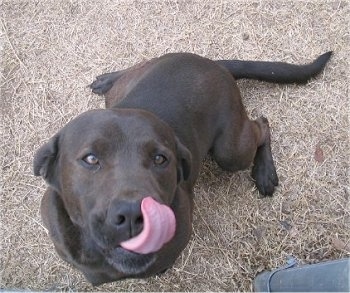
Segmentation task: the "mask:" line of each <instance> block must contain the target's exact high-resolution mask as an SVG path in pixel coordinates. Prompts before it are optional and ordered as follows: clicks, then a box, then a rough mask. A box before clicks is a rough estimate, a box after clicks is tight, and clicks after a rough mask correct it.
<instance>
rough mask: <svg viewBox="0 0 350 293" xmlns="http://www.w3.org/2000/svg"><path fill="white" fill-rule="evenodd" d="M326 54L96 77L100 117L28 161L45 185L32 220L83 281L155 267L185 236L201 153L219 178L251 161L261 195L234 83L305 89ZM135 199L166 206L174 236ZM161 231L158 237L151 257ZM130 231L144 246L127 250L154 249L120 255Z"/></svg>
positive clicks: (261, 133)
mask: <svg viewBox="0 0 350 293" xmlns="http://www.w3.org/2000/svg"><path fill="white" fill-rule="evenodd" d="M330 56H331V52H328V53H325V54H323V55H321V56H320V57H318V58H317V59H316V60H315V61H314V62H313V63H310V64H308V65H302V66H298V65H291V64H286V63H280V62H254V61H237V60H231V61H225V60H221V61H216V62H215V61H211V60H208V59H205V58H202V57H199V56H196V55H193V54H183V53H180V54H169V55H165V56H162V57H160V58H156V59H153V60H151V61H149V62H145V63H142V64H139V65H136V66H134V67H132V68H130V69H127V70H123V71H118V72H114V73H107V74H104V75H101V76H99V77H98V78H97V80H96V81H95V82H93V83H92V84H91V88H92V91H93V92H95V93H97V94H104V95H105V97H106V107H107V108H108V109H105V110H102V109H101V110H93V111H88V112H86V113H83V114H82V115H80V116H78V117H77V118H75V119H74V120H72V121H71V122H69V123H68V124H67V125H66V126H65V127H64V128H63V129H61V130H60V131H59V132H58V133H57V134H56V135H55V136H54V137H53V138H51V139H50V141H49V142H48V143H46V144H45V145H43V146H42V147H41V148H40V149H39V150H38V151H37V153H36V155H35V158H34V174H35V175H41V176H43V177H44V178H45V180H46V181H47V183H48V184H49V187H48V189H47V191H46V193H45V195H44V197H43V200H42V207H41V212H42V218H43V221H44V224H45V225H46V227H47V228H48V230H49V232H50V236H51V238H52V240H53V242H54V244H55V248H56V250H57V252H58V253H59V254H60V256H61V257H62V258H63V259H65V260H66V261H67V262H69V263H71V264H73V265H74V266H75V267H77V268H78V269H79V270H81V271H82V272H83V273H84V275H85V276H86V278H87V279H88V280H89V281H90V282H91V283H92V284H95V285H97V284H101V283H105V282H111V281H114V280H118V279H122V278H127V277H135V278H136V277H137V278H141V277H147V276H151V275H154V274H157V273H160V272H162V271H164V270H166V269H167V268H169V267H170V266H171V265H172V264H173V263H174V261H175V259H176V258H177V257H178V255H179V254H180V253H181V251H182V250H183V249H184V247H185V246H186V244H187V242H188V240H189V238H190V235H191V218H192V216H191V215H192V207H193V186H194V184H195V181H196V179H197V177H198V173H199V169H200V164H201V161H202V160H203V158H204V157H205V156H206V155H207V153H210V154H211V155H212V156H213V158H214V159H215V161H216V162H217V163H218V164H219V165H220V166H221V167H222V168H223V169H225V170H229V171H237V170H242V169H246V168H248V167H249V166H250V165H251V164H253V169H252V177H253V178H254V180H255V183H256V186H257V188H258V190H259V191H260V193H261V194H262V195H264V196H266V195H268V196H271V195H272V193H273V192H274V188H275V186H277V184H278V178H277V174H276V170H275V166H274V162H273V159H272V155H271V149H270V130H269V126H268V122H267V120H266V119H265V118H259V119H257V120H254V121H252V120H249V119H248V117H247V114H246V112H245V110H244V108H243V105H242V101H241V97H240V93H239V90H238V87H237V85H236V82H235V79H234V77H235V78H236V79H238V78H253V79H260V80H265V81H270V82H278V83H293V82H296V83H305V82H307V80H309V79H310V78H311V77H313V76H315V75H317V74H318V73H319V72H321V70H322V69H323V68H324V66H325V64H326V63H327V61H328V59H329V58H330ZM145 198H148V199H152V200H153V201H152V200H151V204H150V205H149V207H148V209H153V210H157V209H159V210H161V211H162V210H163V209H164V210H165V209H166V208H165V207H167V208H168V207H170V208H171V210H170V209H169V208H168V209H169V210H170V211H171V212H170V214H172V213H173V214H174V216H175V219H176V231H175V235H173V234H171V233H170V232H169V231H161V230H162V229H164V230H165V229H167V228H162V227H163V226H162V225H163V224H160V228H157V229H156V228H153V226H154V225H155V224H157V221H158V219H161V220H162V221H163V220H164V222H166V223H167V224H168V226H170V227H175V224H174V223H172V222H171V220H167V219H165V218H164V217H163V216H161V215H160V214H159V215H158V216H157V217H156V216H153V215H151V212H149V211H145V210H144V209H146V210H147V207H144V206H143V203H144V202H145ZM145 206H146V204H145ZM170 216H171V215H170ZM146 220H147V222H148V224H146ZM146 225H148V226H147V228H146ZM164 227H165V225H164ZM152 229H153V230H152ZM145 230H147V231H151V232H145ZM152 233H153V234H152ZM164 233H165V234H167V235H168V234H169V235H171V237H170V240H167V241H164V243H163V242H161V243H158V244H161V248H159V249H158V248H157V249H156V248H155V244H156V243H157V241H158V240H157V239H158V238H155V237H158V236H159V237H160V236H162V235H163V234H164ZM141 234H142V235H143V236H144V235H146V236H145V237H149V239H148V240H137V241H136V242H137V243H138V244H140V243H141V244H140V245H141V246H142V248H143V249H144V248H145V246H146V245H147V244H150V245H151V249H153V250H156V251H153V250H147V249H148V248H147V249H146V248H145V249H146V250H145V251H146V252H139V251H138V250H136V249H135V250H133V249H132V248H130V249H126V248H125V247H131V246H127V245H126V244H125V245H124V243H125V242H127V240H128V239H138V238H137V237H138V236H140V235H141ZM154 235H156V236H154ZM143 236H142V237H143ZM140 237H141V236H140ZM159 241H160V240H159ZM159 241H158V242H159ZM128 245H129V244H128Z"/></svg>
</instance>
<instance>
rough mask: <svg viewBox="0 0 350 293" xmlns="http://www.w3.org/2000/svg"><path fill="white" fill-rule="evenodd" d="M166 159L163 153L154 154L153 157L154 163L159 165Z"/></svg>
mask: <svg viewBox="0 0 350 293" xmlns="http://www.w3.org/2000/svg"><path fill="white" fill-rule="evenodd" d="M167 161H168V159H167V158H166V157H165V156H164V155H155V156H154V158H153V162H154V164H156V165H158V166H160V165H163V164H164V163H166V162H167Z"/></svg>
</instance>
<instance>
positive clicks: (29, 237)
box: [0, 0, 350, 291]
mask: <svg viewBox="0 0 350 293" xmlns="http://www.w3.org/2000/svg"><path fill="white" fill-rule="evenodd" d="M0 11H1V30H2V31H1V43H0V46H1V48H0V49H1V110H2V120H1V121H2V122H3V123H1V135H2V140H1V156H0V160H1V168H2V195H1V232H2V235H1V266H0V267H1V284H0V286H1V288H8V289H9V288H22V289H23V288H26V289H32V290H62V291H63V290H64V291H65V290H74V291H91V290H96V288H92V287H91V286H90V285H89V284H88V283H87V282H86V281H85V280H84V278H83V277H82V275H81V274H80V273H79V272H77V271H75V270H74V269H72V268H71V267H70V266H69V265H67V264H65V263H64V262H63V261H61V260H60V259H59V257H58V256H57V254H56V253H55V252H54V249H53V245H52V243H51V242H50V240H49V238H48V236H47V234H46V231H45V229H44V228H43V226H42V224H41V219H40V213H39V204H40V199H41V196H42V194H43V192H44V190H45V184H44V182H43V180H42V179H40V178H34V177H33V175H32V158H33V153H34V151H35V150H36V149H37V148H38V147H39V146H40V145H41V144H42V143H43V142H45V141H46V140H47V139H48V138H49V137H50V136H51V135H53V134H54V133H55V132H56V131H57V130H58V129H59V128H60V127H62V126H63V125H64V124H65V123H66V122H67V121H69V120H70V119H72V118H73V117H74V116H76V115H77V114H79V113H81V112H83V111H85V110H87V109H91V108H99V107H102V106H103V101H102V99H101V98H99V97H97V96H94V95H92V94H91V93H90V92H89V90H88V89H87V88H86V85H87V84H89V83H90V82H91V81H92V80H93V78H94V77H95V76H96V75H98V74H101V73H103V72H106V71H109V70H112V69H121V68H125V67H127V66H130V65H133V64H135V63H136V62H138V61H140V60H144V59H148V58H151V57H155V56H159V55H161V54H164V53H166V52H177V51H188V52H194V53H198V54H200V55H203V56H207V57H210V58H215V59H218V58H226V59H227V58H240V59H260V60H261V59H265V60H282V61H289V62H300V63H301V62H307V61H310V60H311V59H313V58H315V57H316V56H317V55H318V54H321V53H323V52H325V51H328V50H333V51H334V52H335V54H334V57H333V58H332V60H331V62H330V63H329V65H328V66H327V67H326V70H325V71H324V73H322V74H321V75H320V76H319V77H318V78H317V79H315V80H312V81H311V82H310V83H309V84H307V85H305V86H294V85H289V86H285V85H281V86H278V85H271V84H266V83H261V82H255V81H249V82H248V81H242V82H240V86H241V89H242V93H243V96H244V103H245V104H246V106H247V109H248V112H249V113H250V115H251V116H252V117H257V116H259V115H261V114H264V115H265V116H267V117H268V118H269V120H270V124H271V126H272V129H273V153H274V157H275V159H276V164H277V169H278V173H279V176H280V187H279V188H278V190H277V192H276V194H275V196H274V197H273V198H266V199H257V197H258V193H257V191H256V189H255V188H254V186H253V184H252V182H251V181H250V179H249V172H248V171H246V172H240V173H238V174H230V173H226V172H223V171H221V170H220V169H219V168H218V167H217V166H216V165H215V163H213V162H211V161H210V160H207V161H206V162H205V164H204V166H203V168H202V173H201V177H200V180H199V181H198V184H197V185H196V200H195V204H196V205H195V212H194V223H193V227H194V233H193V237H192V240H191V242H190V243H189V245H188V247H187V249H186V250H185V251H184V253H183V254H182V255H181V257H180V258H179V259H178V261H177V262H176V264H175V266H174V267H173V269H171V270H169V271H168V272H167V273H166V274H164V275H163V276H161V277H154V278H150V279H146V280H127V281H122V282H116V283H112V284H107V285H104V286H102V287H99V288H98V289H99V290H102V291H207V290H211V291H218V290H220V291H228V290H230V291H233V290H240V291H243V290H251V289H252V280H253V279H254V276H255V275H256V274H257V273H258V272H260V271H262V270H266V269H273V268H275V267H278V266H281V265H283V264H284V262H285V258H286V256H287V255H290V254H292V255H294V256H295V257H297V258H298V260H299V261H300V262H302V263H314V262H319V261H323V260H328V259H337V258H342V257H345V256H349V250H348V248H346V247H344V245H343V244H344V243H345V244H346V243H347V244H349V241H350V227H349V223H350V217H349V213H350V211H349V210H350V206H349V181H348V175H349V174H348V170H349V169H348V164H349V117H348V110H349V104H348V96H349V92H348V89H349V88H348V85H349V80H348V75H349V57H348V56H349V44H350V39H349V15H350V11H349V3H348V2H346V1H332V2H324V1H311V2H309V1H268V2H265V1H261V2H260V1H226V0H223V1H209V0H201V1H185V0H180V1H177V2H175V1H164V2H163V1H134V2H133V1H115V0H111V1H107V0H104V1H73V0H70V1H68V0H66V1H63V0H60V1H54V0H52V1H51V0H48V1H29V0H23V1H19V0H17V1H6V0H5V1H3V3H2V4H1V8H0ZM317 148H318V149H321V150H322V151H323V158H322V156H318V157H317V160H316V159H315V156H314V154H315V151H316V149H317ZM342 243H343V244H342Z"/></svg>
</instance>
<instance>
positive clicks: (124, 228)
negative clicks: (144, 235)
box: [108, 201, 143, 239]
mask: <svg viewBox="0 0 350 293" xmlns="http://www.w3.org/2000/svg"><path fill="white" fill-rule="evenodd" d="M108 222H109V224H110V225H111V226H112V227H113V228H114V229H116V230H117V233H118V234H119V235H123V238H126V239H128V238H131V237H134V236H136V235H137V234H139V233H140V232H141V231H142V228H143V217H142V212H141V202H140V201H118V202H116V203H114V204H113V205H111V206H110V208H109V211H108Z"/></svg>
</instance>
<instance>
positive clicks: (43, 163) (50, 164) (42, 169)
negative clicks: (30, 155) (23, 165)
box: [33, 134, 59, 189]
mask: <svg viewBox="0 0 350 293" xmlns="http://www.w3.org/2000/svg"><path fill="white" fill-rule="evenodd" d="M58 140H59V135H58V134H56V135H55V136H53V137H52V138H51V139H50V140H49V141H48V142H47V143H46V144H44V145H43V146H42V147H40V148H39V149H38V150H37V152H36V153H35V155H34V161H33V169H34V175H35V176H42V177H43V178H44V179H45V181H46V182H47V183H48V184H50V185H51V186H52V187H54V188H55V189H57V178H56V176H55V175H56V162H57V157H58V149H59V148H58Z"/></svg>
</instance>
